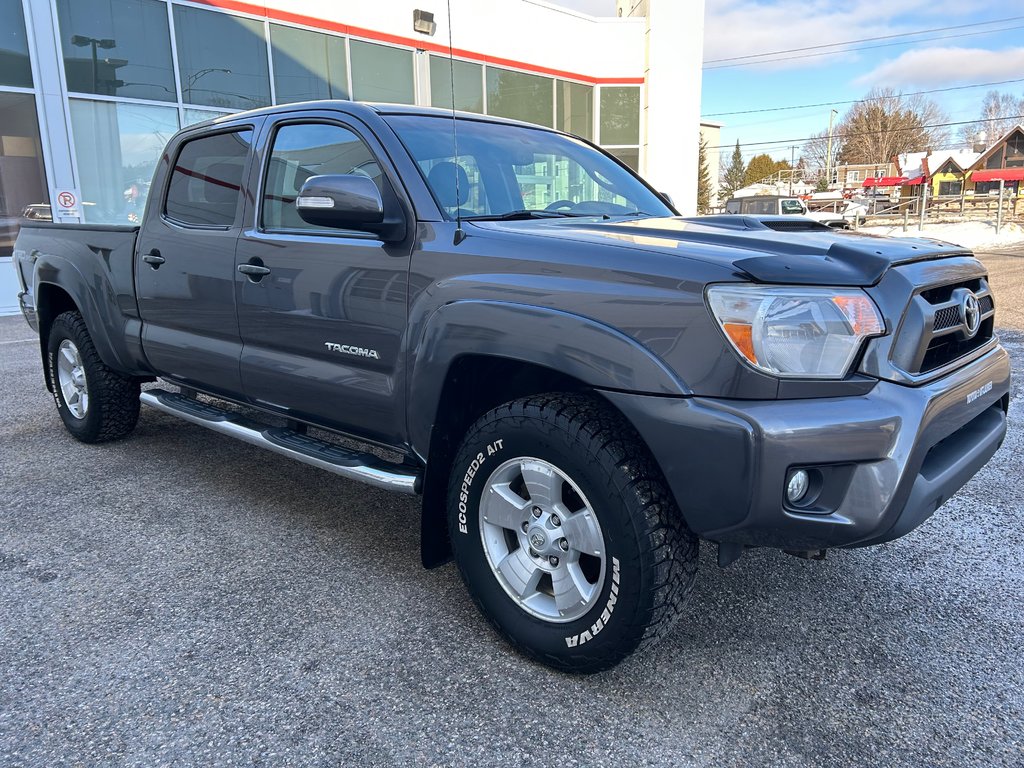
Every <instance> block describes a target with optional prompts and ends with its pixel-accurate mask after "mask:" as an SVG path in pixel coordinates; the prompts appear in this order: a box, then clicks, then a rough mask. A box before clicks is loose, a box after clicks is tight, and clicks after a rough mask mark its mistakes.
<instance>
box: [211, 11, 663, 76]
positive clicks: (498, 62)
mask: <svg viewBox="0 0 1024 768" xmlns="http://www.w3.org/2000/svg"><path fill="white" fill-rule="evenodd" d="M192 2H194V3H197V4H199V5H209V6H213V7H214V8H219V9H220V10H223V11H236V12H237V13H247V14H249V15H251V16H262V17H263V18H265V19H270V20H271V21H284V22H287V23H289V24H301V25H302V26H305V27H313V28H315V29H322V30H324V31H325V32H336V33H338V34H341V35H350V36H352V37H361V38H365V39H367V40H373V41H374V42H378V43H391V44H392V45H404V46H407V47H409V48H419V49H422V50H425V51H430V52H431V53H443V54H444V55H445V56H447V55H448V47H447V46H444V45H438V44H437V43H431V42H428V41H427V40H425V39H423V38H414V37H402V36H401V35H392V34H389V33H387V32H378V31H377V30H374V29H363V28H362V27H354V26H352V25H351V24H342V23H341V22H337V21H327V20H326V19H318V18H314V17H313V16H305V15H303V14H301V13H292V12H290V11H279V10H277V9H275V8H267V7H266V6H263V5H254V4H252V3H244V2H240V0H192ZM452 55H453V56H458V57H459V58H460V59H470V60H472V61H476V62H480V63H481V64H492V65H494V66H500V67H512V68H514V69H523V70H526V71H528V72H535V73H537V74H541V75H549V76H551V77H561V78H564V79H567V80H579V81H581V82H585V83H589V84H591V85H643V82H644V79H643V78H642V77H593V76H591V75H582V74H580V73H579V72H569V71H567V70H562V69H552V68H551V67H542V66H540V65H538V64H527V63H526V62H525V61H516V60H514V59H503V58H500V57H498V56H488V55H487V54H484V53H477V52H476V51H467V50H465V49H463V48H454V49H452Z"/></svg>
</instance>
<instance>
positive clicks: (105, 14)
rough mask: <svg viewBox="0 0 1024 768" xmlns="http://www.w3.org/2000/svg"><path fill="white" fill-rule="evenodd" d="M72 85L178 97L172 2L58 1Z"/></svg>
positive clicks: (66, 70) (90, 89)
mask: <svg viewBox="0 0 1024 768" xmlns="http://www.w3.org/2000/svg"><path fill="white" fill-rule="evenodd" d="M57 14H58V18H59V19H60V43H61V48H62V49H63V52H64V74H65V75H66V77H67V81H68V89H69V90H71V91H79V92H81V93H99V94H104V95H106V96H129V97H131V98H135V99H152V100H154V101H177V100H178V97H177V95H176V94H175V91H174V70H173V67H172V64H171V36H170V32H169V31H168V28H167V6H166V5H164V4H163V3H158V2H156V0H58V2H57Z"/></svg>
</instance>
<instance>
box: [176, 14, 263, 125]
mask: <svg viewBox="0 0 1024 768" xmlns="http://www.w3.org/2000/svg"><path fill="white" fill-rule="evenodd" d="M174 35H175V38H176V40H177V42H178V68H179V69H180V71H181V98H182V100H183V101H184V102H185V103H187V104H204V105H207V106H210V107H225V108H227V109H253V108H254V107H262V106H266V105H267V104H269V103H270V73H269V67H268V65H267V44H266V40H265V39H264V37H263V25H262V24H261V23H260V22H258V21H253V20H252V19H243V18H239V17H238V16H231V15H230V14H226V13H219V12H216V11H204V10H200V9H198V8H188V7H185V6H182V5H176V6H174Z"/></svg>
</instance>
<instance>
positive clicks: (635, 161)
mask: <svg viewBox="0 0 1024 768" xmlns="http://www.w3.org/2000/svg"><path fill="white" fill-rule="evenodd" d="M605 151H606V152H607V153H608V154H610V155H613V156H614V157H617V158H618V159H619V160H621V161H622V162H623V163H625V164H626V165H628V166H629V167H630V168H632V169H633V170H634V171H636V172H637V173H639V172H640V150H639V149H607V150H605Z"/></svg>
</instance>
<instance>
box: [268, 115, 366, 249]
mask: <svg viewBox="0 0 1024 768" xmlns="http://www.w3.org/2000/svg"><path fill="white" fill-rule="evenodd" d="M338 173H345V174H355V175H358V176H366V177H367V178H369V179H372V180H373V182H374V183H375V184H376V185H377V189H379V190H381V194H382V195H383V194H384V188H383V179H382V178H381V169H380V165H378V164H377V161H376V159H375V158H374V156H373V153H372V152H371V151H370V148H369V147H367V146H366V144H365V143H364V142H363V140H362V139H361V138H359V136H358V135H357V134H356V133H354V132H353V131H351V130H349V129H348V128H345V127H343V126H340V125H331V124H328V123H303V124H292V125H285V126H282V127H281V128H280V129H279V130H278V131H277V134H276V135H275V136H274V144H273V148H272V150H271V152H270V161H269V163H268V164H267V176H266V182H265V183H264V185H263V205H262V209H263V213H262V219H261V222H262V225H263V228H264V229H268V230H296V229H297V230H318V231H324V232H337V230H336V229H333V228H329V227H319V226H316V225H314V224H309V223H307V222H305V221H303V220H302V217H301V216H299V212H298V210H297V209H296V208H295V198H296V197H298V194H299V190H301V189H302V185H303V184H304V183H305V181H306V179H308V178H309V177H311V176H323V175H325V174H338Z"/></svg>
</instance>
